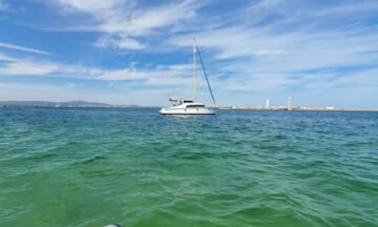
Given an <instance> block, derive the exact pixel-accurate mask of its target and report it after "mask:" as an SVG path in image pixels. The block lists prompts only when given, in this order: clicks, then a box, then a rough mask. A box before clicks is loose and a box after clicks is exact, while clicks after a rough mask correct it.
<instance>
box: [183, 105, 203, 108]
mask: <svg viewBox="0 0 378 227" xmlns="http://www.w3.org/2000/svg"><path fill="white" fill-rule="evenodd" d="M186 107H187V108H196V107H205V105H187V106H186Z"/></svg>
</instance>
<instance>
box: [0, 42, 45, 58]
mask: <svg viewBox="0 0 378 227" xmlns="http://www.w3.org/2000/svg"><path fill="white" fill-rule="evenodd" d="M0 48H7V49H12V50H18V51H24V52H29V53H33V54H44V55H51V53H49V52H47V51H44V50H38V49H34V48H30V47H25V46H19V45H14V44H10V43H3V42H0Z"/></svg>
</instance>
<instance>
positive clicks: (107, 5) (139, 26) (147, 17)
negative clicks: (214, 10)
mask: <svg viewBox="0 0 378 227" xmlns="http://www.w3.org/2000/svg"><path fill="white" fill-rule="evenodd" d="M56 2H57V3H58V4H59V5H60V6H62V7H63V9H65V10H66V11H68V12H71V13H82V14H87V15H89V16H90V17H92V21H91V22H89V24H87V25H77V24H76V21H75V24H72V25H69V26H70V27H71V29H73V30H85V31H100V32H104V33H105V34H107V35H104V36H102V37H100V38H99V40H98V41H97V42H96V43H95V46H98V47H111V48H120V49H132V50H139V49H143V48H144V47H146V45H145V44H143V43H141V41H139V40H138V38H139V37H143V36H146V35H151V33H154V32H156V31H158V30H159V29H163V28H170V29H176V30H180V29H179V27H182V26H183V25H184V23H185V21H188V20H189V19H191V18H193V17H194V16H195V15H196V10H197V9H198V8H199V7H200V6H201V5H203V4H200V3H198V2H195V1H193V0H185V1H182V2H179V3H178V2H174V3H169V4H162V5H158V6H153V7H150V8H141V7H140V6H139V5H138V3H136V2H133V1H126V0H109V1H103V2H101V3H99V2H98V1H93V0H84V1H80V0H56ZM65 29H66V30H69V28H65Z"/></svg>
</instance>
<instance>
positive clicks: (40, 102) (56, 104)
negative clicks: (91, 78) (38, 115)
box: [0, 100, 135, 107]
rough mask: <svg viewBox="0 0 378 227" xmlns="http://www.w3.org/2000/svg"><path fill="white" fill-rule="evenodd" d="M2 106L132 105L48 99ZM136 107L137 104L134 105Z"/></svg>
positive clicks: (14, 102)
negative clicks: (50, 100) (53, 100)
mask: <svg viewBox="0 0 378 227" xmlns="http://www.w3.org/2000/svg"><path fill="white" fill-rule="evenodd" d="M0 106H35V107H131V106H123V105H110V104H106V103H99V102H86V101H80V100H79V101H70V102H47V101H3V102H0ZM134 107H135V106H134Z"/></svg>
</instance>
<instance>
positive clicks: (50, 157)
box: [0, 108, 378, 227]
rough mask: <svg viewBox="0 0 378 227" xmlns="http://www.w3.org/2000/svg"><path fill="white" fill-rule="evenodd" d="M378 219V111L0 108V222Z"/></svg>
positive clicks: (346, 222) (360, 222) (359, 222)
mask: <svg viewBox="0 0 378 227" xmlns="http://www.w3.org/2000/svg"><path fill="white" fill-rule="evenodd" d="M110 223H120V224H122V225H124V226H378V225H377V223H378V113H342V112H252V111H218V112H217V115H216V116H208V117H189V118H182V117H168V116H160V115H158V114H157V109H153V108H135V109H133V108H130V109H128V108H125V109H94V108H87V109H79V108H78V109H74V108H72V109H69V108H68V109H59V108H2V109H0V226H28V227H32V226H36V227H42V226H49V227H50V226H64V227H66V226H93V227H96V226H99V227H100V226H103V225H105V224H110Z"/></svg>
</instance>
